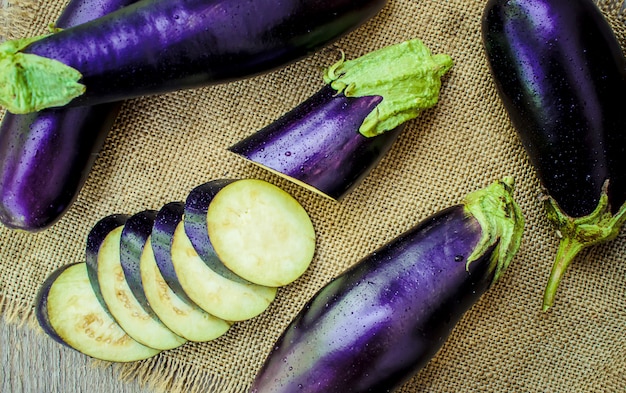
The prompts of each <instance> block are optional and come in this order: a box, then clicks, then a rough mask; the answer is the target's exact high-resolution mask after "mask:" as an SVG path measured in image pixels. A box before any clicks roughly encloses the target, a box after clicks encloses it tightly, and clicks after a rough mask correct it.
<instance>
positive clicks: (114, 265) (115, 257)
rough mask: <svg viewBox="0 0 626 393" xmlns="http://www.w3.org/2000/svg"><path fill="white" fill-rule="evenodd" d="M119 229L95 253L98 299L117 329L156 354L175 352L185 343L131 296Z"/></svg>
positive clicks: (120, 229)
mask: <svg viewBox="0 0 626 393" xmlns="http://www.w3.org/2000/svg"><path fill="white" fill-rule="evenodd" d="M123 228H124V227H123V226H121V227H118V228H115V229H114V230H112V231H111V232H110V233H109V234H108V235H107V236H106V238H105V239H104V241H103V242H102V245H101V246H100V252H99V253H98V281H99V282H100V290H101V291H102V297H103V299H104V301H105V303H106V304H107V307H108V309H109V311H110V312H111V315H113V317H114V318H115V320H116V321H117V322H118V323H119V325H120V326H121V327H122V329H124V331H126V333H128V335H129V336H131V337H133V338H134V339H135V340H137V341H139V342H140V343H142V344H144V345H146V346H149V347H152V348H155V349H160V350H166V349H172V348H176V347H178V346H180V345H182V344H184V343H185V342H186V340H185V339H184V338H182V337H180V336H178V335H176V334H175V333H174V332H172V331H171V330H170V329H168V328H167V327H166V326H165V325H164V324H163V323H162V322H161V321H159V320H158V318H156V316H154V315H150V314H149V313H147V312H146V311H145V310H144V308H143V307H142V305H141V304H140V303H139V301H138V300H137V299H136V298H135V296H134V295H133V292H132V291H131V289H130V287H129V285H128V282H127V281H126V277H125V276H124V270H123V269H122V265H121V262H120V238H121V234H122V230H123Z"/></svg>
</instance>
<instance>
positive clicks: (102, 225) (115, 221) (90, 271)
mask: <svg viewBox="0 0 626 393" xmlns="http://www.w3.org/2000/svg"><path fill="white" fill-rule="evenodd" d="M129 217H130V216H129V215H127V214H111V215H108V216H106V217H104V218H102V219H101V220H99V221H98V222H97V223H96V224H95V225H94V226H93V227H92V228H91V230H90V231H89V233H88V234H87V242H86V243H87V244H86V247H85V263H86V265H87V276H88V277H89V282H91V286H92V287H93V291H94V293H95V295H96V297H97V298H98V301H99V302H100V304H101V305H102V307H103V308H104V310H105V311H107V312H108V311H109V309H108V306H107V304H106V302H105V301H104V298H103V297H102V290H101V289H100V282H99V281H98V254H99V252H100V247H101V246H102V243H103V242H104V238H105V237H107V235H108V234H109V233H110V232H111V231H112V230H114V229H115V228H118V227H121V226H123V225H124V224H125V223H126V221H127V220H128V218H129Z"/></svg>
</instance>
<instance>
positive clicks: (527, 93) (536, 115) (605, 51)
mask: <svg viewBox="0 0 626 393" xmlns="http://www.w3.org/2000/svg"><path fill="white" fill-rule="evenodd" d="M482 34H483V43H484V47H485V52H486V55H487V60H488V63H489V67H490V69H491V72H492V75H493V79H494V81H495V85H496V89H497V91H498V93H499V95H500V97H501V98H502V101H503V103H504V107H505V108H506V110H507V112H508V114H509V117H510V119H511V122H512V123H513V125H514V127H515V129H516V130H517V132H518V134H519V137H520V139H521V141H522V143H523V145H524V147H525V149H526V151H527V153H528V156H529V159H530V161H531V163H532V165H533V166H534V168H535V169H536V172H537V175H538V177H539V179H540V181H541V183H542V185H543V186H544V187H545V189H546V193H547V194H548V195H549V196H550V197H552V198H553V199H554V200H555V201H556V203H557V204H558V205H559V206H560V208H561V209H562V210H563V212H564V213H566V214H567V215H568V216H570V217H583V216H587V215H589V214H590V213H591V212H593V211H594V209H596V207H597V206H598V203H599V199H600V195H601V193H602V189H603V185H604V183H605V182H606V181H607V180H608V182H609V183H608V196H609V203H610V206H611V212H612V213H613V214H615V213H616V212H617V211H618V209H620V207H621V206H622V205H623V204H624V202H625V201H626V171H625V170H624V168H626V111H624V108H623V97H624V94H625V92H626V61H625V59H624V55H623V53H622V50H621V48H620V45H619V43H618V41H617V39H616V38H615V35H614V34H613V31H612V30H611V27H610V25H609V24H608V23H607V21H606V20H605V19H604V17H603V15H602V14H601V12H600V10H599V9H598V7H597V6H596V4H594V2H593V1H592V0H515V1H511V0H490V1H489V2H487V5H486V8H485V11H484V15H483V20H482Z"/></svg>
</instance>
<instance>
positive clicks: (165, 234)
mask: <svg viewBox="0 0 626 393" xmlns="http://www.w3.org/2000/svg"><path fill="white" fill-rule="evenodd" d="M184 212H185V204H184V203H183V202H170V203H167V204H165V205H164V206H163V207H162V208H161V209H160V210H159V212H158V213H157V215H156V217H155V219H154V226H153V227H152V234H151V235H150V243H151V244H152V251H153V252H154V260H155V262H156V265H157V267H158V268H159V272H161V275H162V276H163V279H164V280H165V282H166V283H167V285H168V286H169V287H170V288H171V289H172V291H174V293H176V295H177V296H178V297H180V298H182V299H183V300H185V301H186V302H188V303H193V301H192V300H191V299H189V297H188V296H187V294H186V293H185V291H184V290H183V287H182V286H181V285H180V281H179V280H178V275H177V274H176V270H174V264H173V263H172V240H173V238H174V232H175V231H176V227H177V226H178V224H179V223H180V222H181V221H182V220H183V214H184Z"/></svg>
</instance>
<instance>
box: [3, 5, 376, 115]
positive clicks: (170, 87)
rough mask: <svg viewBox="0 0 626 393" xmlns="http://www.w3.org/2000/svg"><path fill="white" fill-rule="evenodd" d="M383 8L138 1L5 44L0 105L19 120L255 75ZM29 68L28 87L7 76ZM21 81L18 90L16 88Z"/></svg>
mask: <svg viewBox="0 0 626 393" xmlns="http://www.w3.org/2000/svg"><path fill="white" fill-rule="evenodd" d="M384 4H385V0H366V1H360V2H354V1H352V0H335V1H321V0H287V1H281V2H276V1H274V0H254V1H253V0H188V1H168V0H141V1H139V2H138V3H136V4H134V5H132V6H129V7H126V8H124V9H122V10H119V11H117V12H115V13H112V14H110V15H108V16H105V17H102V18H99V19H97V20H95V21H93V22H90V23H85V24H83V25H80V26H76V27H73V28H70V29H65V30H63V31H60V32H58V33H55V34H52V35H49V36H46V37H43V38H37V39H25V40H23V41H10V42H8V43H6V44H4V45H3V47H2V49H0V50H2V51H3V52H5V53H7V54H14V56H13V60H11V59H9V58H8V57H7V60H6V63H5V64H6V69H7V70H6V71H3V72H2V73H1V74H0V86H2V91H3V92H4V94H1V95H0V103H2V105H3V106H5V107H7V108H8V109H9V110H10V111H12V112H14V113H26V112H32V111H37V110H41V109H44V108H47V107H54V106H62V105H66V104H67V103H70V102H71V104H72V105H94V104H97V103H103V102H111V101H119V100H122V99H127V98H131V97H137V96H142V95H150V94H159V93H165V92H171V91H174V90H180V89H189V88H195V87H199V86H205V85H208V84H214V83H221V82H227V81H232V80H236V79H241V78H245V77H249V76H252V75H257V74H260V73H263V72H266V71H269V70H271V69H275V68H277V67H280V66H283V65H285V64H287V63H289V62H293V61H295V60H297V59H300V58H302V57H304V56H306V55H308V54H311V53H312V52H314V51H316V50H318V49H319V48H321V47H322V46H324V45H327V44H329V43H330V42H332V41H334V40H336V39H338V38H339V37H341V36H343V35H345V34H347V33H348V32H350V31H352V30H354V29H355V28H356V27H358V26H359V25H361V24H362V23H364V22H365V21H366V20H368V19H369V18H371V17H372V16H374V15H375V14H376V13H378V11H379V10H380V9H381V8H382V7H383V6H384ZM33 40H34V42H33ZM31 55H34V56H31ZM7 56H8V55H7ZM42 64H44V65H42ZM23 67H25V68H27V69H28V72H29V78H13V77H11V75H13V73H14V72H19V71H21V69H22V68H23ZM16 79H17V80H21V83H22V85H17V84H15V83H13V84H11V83H10V82H11V81H15V80H16ZM5 85H6V86H5Z"/></svg>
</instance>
